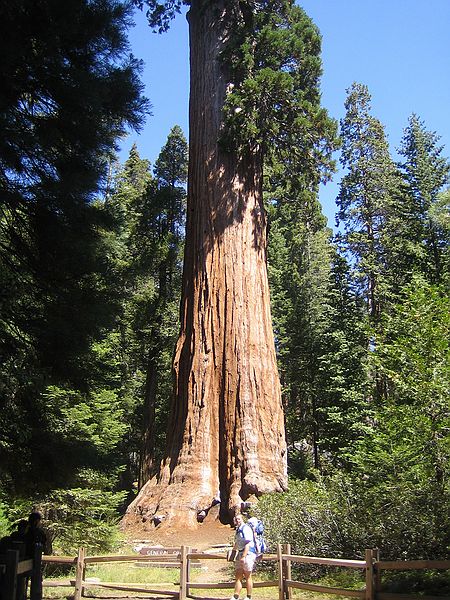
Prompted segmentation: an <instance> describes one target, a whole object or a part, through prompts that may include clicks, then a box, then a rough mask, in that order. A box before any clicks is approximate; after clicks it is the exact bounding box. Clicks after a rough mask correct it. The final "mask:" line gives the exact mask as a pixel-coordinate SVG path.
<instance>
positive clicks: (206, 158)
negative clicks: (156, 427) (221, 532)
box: [125, 0, 287, 526]
mask: <svg viewBox="0 0 450 600" xmlns="http://www.w3.org/2000/svg"><path fill="white" fill-rule="evenodd" d="M200 4H202V5H205V4H206V6H203V7H202V8H201V9H200V6H199V5H200ZM234 4H235V3H234V2H232V1H217V2H208V3H204V2H202V3H200V2H198V1H195V0H194V1H193V2H192V3H191V10H190V17H189V23H190V40H191V42H190V43H191V46H190V47H191V58H190V60H191V90H190V140H189V147H190V163H189V183H188V208H187V230H186V249H185V262H184V275H183V277H184V285H183V288H184V289H183V300H182V307H181V310H182V330H181V334H180V338H179V340H178V344H177V347H176V352H175V359H174V374H175V392H174V394H175V399H174V405H173V410H172V415H171V420H170V427H169V431H168V451H167V458H166V459H165V460H164V461H163V463H162V465H161V468H160V472H159V474H158V476H157V477H154V478H153V479H152V480H150V481H149V482H148V483H147V484H146V485H145V486H144V488H143V489H142V490H141V492H140V494H139V496H138V497H137V498H136V500H135V501H134V502H133V503H132V504H131V505H130V507H129V509H128V514H127V516H126V518H125V522H129V521H133V520H134V519H135V518H136V517H137V518H141V519H144V520H145V519H151V517H152V516H153V515H154V514H157V515H163V516H164V517H166V519H167V520H168V521H172V522H173V521H174V520H175V521H178V522H181V523H183V524H185V525H188V526H189V525H191V526H192V525H194V524H196V516H197V512H198V511H199V510H201V509H203V508H206V507H208V506H210V505H211V502H212V500H213V498H214V497H217V494H218V493H219V492H220V497H221V519H222V520H223V521H225V522H226V521H228V520H229V519H230V517H231V516H232V515H233V513H234V511H235V510H236V507H238V506H240V504H241V501H242V500H245V499H247V498H248V497H249V496H250V495H252V494H256V495H260V494H261V493H265V492H272V491H281V490H282V489H284V488H285V486H286V482H287V476H286V444H285V437H284V419H283V410H282V404H281V392H280V383H279V378H278V372H277V366H276V357H275V349H274V340H273V333H272V324H271V316H270V305H269V289H268V281H267V269H266V222H265V212H264V208H263V202H262V164H261V156H260V154H259V152H258V150H257V149H255V148H253V149H249V151H248V156H247V158H246V159H241V160H238V159H237V157H236V155H234V154H233V153H229V152H225V151H223V150H221V149H220V146H219V145H218V142H217V140H218V138H219V131H220V127H221V114H222V106H223V102H224V98H225V94H226V86H227V77H226V72H225V68H224V66H223V65H222V64H221V61H220V59H219V53H220V51H221V49H222V47H223V44H224V43H226V36H227V27H228V26H229V25H227V23H232V20H233V18H234V16H232V13H231V11H232V10H233V9H234V10H236V7H235V6H233V5H234ZM236 5H238V3H236Z"/></svg>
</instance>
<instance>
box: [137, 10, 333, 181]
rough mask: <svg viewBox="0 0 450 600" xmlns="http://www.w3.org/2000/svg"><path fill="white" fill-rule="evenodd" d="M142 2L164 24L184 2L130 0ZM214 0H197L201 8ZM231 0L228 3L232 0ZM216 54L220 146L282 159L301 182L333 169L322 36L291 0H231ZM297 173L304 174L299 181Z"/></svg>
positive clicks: (156, 24)
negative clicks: (222, 88) (223, 84)
mask: <svg viewBox="0 0 450 600" xmlns="http://www.w3.org/2000/svg"><path fill="white" fill-rule="evenodd" d="M134 1H135V4H136V5H137V6H139V7H140V8H143V7H144V5H145V6H146V7H147V18H148V21H149V24H150V26H151V27H153V28H154V29H155V30H157V31H160V32H163V31H166V30H167V29H168V27H169V23H170V20H171V19H172V18H173V17H174V16H175V15H176V14H177V13H179V12H180V10H181V7H182V5H191V4H192V2H188V1H182V0H168V1H167V2H164V3H159V2H156V1H154V0H146V1H145V2H144V0H134ZM211 1H212V0H204V3H202V2H199V3H198V5H199V9H201V7H202V6H206V4H207V3H208V2H211ZM231 4H232V6H231ZM230 16H231V19H232V21H231V22H230V20H229V19H227V20H226V22H225V20H224V28H225V29H227V32H226V33H227V35H226V36H225V39H227V43H226V45H225V46H224V48H223V51H222V54H221V60H222V65H223V72H224V74H225V77H226V80H227V82H228V86H227V95H226V99H225V104H224V108H223V126H222V128H221V139H220V143H221V146H222V149H224V150H226V151H230V152H237V153H238V154H241V155H244V154H245V153H246V152H247V151H249V150H250V151H251V152H254V151H255V149H256V150H257V151H260V152H261V155H262V156H263V158H264V161H265V164H266V165H267V164H270V163H274V162H276V161H282V162H283V164H284V166H285V169H286V172H287V173H292V174H294V173H295V174H296V175H295V176H296V177H297V178H299V181H298V183H299V185H300V187H302V188H304V187H310V186H312V187H315V186H317V185H318V183H319V181H320V180H322V181H324V180H328V179H329V178H330V176H331V173H332V172H333V170H334V162H333V160H332V152H333V151H334V150H335V149H336V147H337V145H338V142H337V124H336V122H335V121H334V120H333V119H330V118H329V116H328V114H327V111H326V110H325V109H324V108H323V107H322V106H321V95H320V77H321V75H322V63H321V58H320V54H321V36H320V33H319V31H318V29H317V27H316V25H315V24H314V23H313V22H312V20H311V19H310V18H309V17H308V15H307V14H306V13H305V12H304V11H303V10H302V9H301V8H300V7H298V6H296V5H295V4H294V3H293V1H292V0H262V1H261V2H257V1H255V0H246V1H245V0H242V1H238V0H235V1H234V4H233V3H232V2H231V0H230V11H229V17H230ZM300 179H301V181H300Z"/></svg>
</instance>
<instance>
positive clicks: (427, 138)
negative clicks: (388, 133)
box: [399, 114, 450, 283]
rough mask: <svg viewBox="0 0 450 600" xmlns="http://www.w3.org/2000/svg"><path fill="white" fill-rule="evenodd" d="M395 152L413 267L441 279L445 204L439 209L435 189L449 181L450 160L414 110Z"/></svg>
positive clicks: (445, 247) (445, 249)
mask: <svg viewBox="0 0 450 600" xmlns="http://www.w3.org/2000/svg"><path fill="white" fill-rule="evenodd" d="M399 152H400V154H401V156H403V157H404V160H403V162H402V163H401V164H400V168H401V170H402V173H403V177H404V180H405V184H406V186H405V203H406V205H407V207H408V211H407V213H408V214H407V219H406V223H407V225H408V234H409V238H410V244H411V246H412V251H413V252H414V256H415V266H416V270H417V271H420V272H421V273H423V274H424V275H425V277H427V279H428V280H429V281H431V282H433V283H441V282H442V280H443V278H444V277H445V276H446V272H445V264H444V263H445V255H446V253H447V255H448V245H449V239H450V238H449V224H448V205H447V210H445V209H444V210H442V208H443V207H442V204H441V202H442V199H440V198H439V192H440V191H441V190H442V188H443V186H444V185H446V184H448V182H449V175H450V163H449V162H448V160H447V159H446V158H444V156H442V152H443V147H442V146H439V136H438V135H437V134H436V133H434V132H430V131H427V130H426V128H425V124H424V122H423V121H421V120H420V119H419V118H418V116H417V115H415V114H412V115H411V117H410V118H409V121H408V126H407V128H406V129H405V131H404V134H403V138H402V141H401V145H400V149H399ZM405 212H406V211H405ZM445 214H447V219H445V216H444V215H445ZM447 266H448V265H447Z"/></svg>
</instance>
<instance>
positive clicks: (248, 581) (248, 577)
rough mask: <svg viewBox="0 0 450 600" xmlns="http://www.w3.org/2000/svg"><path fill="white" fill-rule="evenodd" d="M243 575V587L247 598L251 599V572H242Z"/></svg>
mask: <svg viewBox="0 0 450 600" xmlns="http://www.w3.org/2000/svg"><path fill="white" fill-rule="evenodd" d="M244 575H245V585H246V588H247V598H251V597H252V591H253V579H252V572H251V571H244Z"/></svg>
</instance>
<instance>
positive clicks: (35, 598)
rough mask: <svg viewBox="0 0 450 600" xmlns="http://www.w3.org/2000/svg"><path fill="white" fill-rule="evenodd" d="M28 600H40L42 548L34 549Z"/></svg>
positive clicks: (39, 546)
mask: <svg viewBox="0 0 450 600" xmlns="http://www.w3.org/2000/svg"><path fill="white" fill-rule="evenodd" d="M30 600H42V546H41V544H36V545H35V547H34V556H33V570H32V572H31V578H30Z"/></svg>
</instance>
